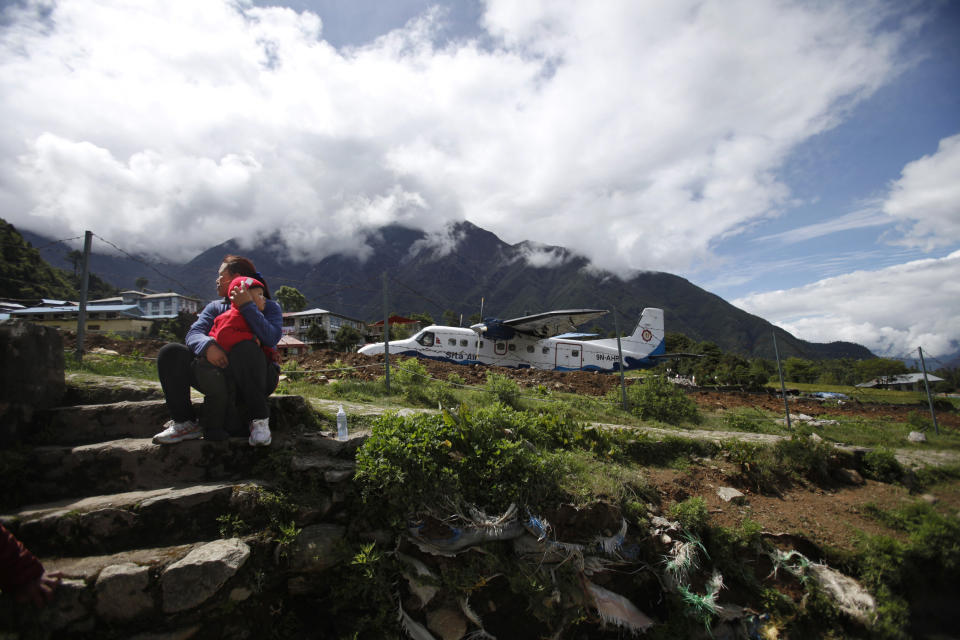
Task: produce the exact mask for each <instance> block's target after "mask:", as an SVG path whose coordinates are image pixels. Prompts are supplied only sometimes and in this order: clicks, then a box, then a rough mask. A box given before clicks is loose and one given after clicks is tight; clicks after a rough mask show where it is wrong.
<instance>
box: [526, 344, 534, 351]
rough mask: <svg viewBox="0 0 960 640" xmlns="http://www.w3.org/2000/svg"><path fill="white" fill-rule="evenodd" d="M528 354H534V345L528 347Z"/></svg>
mask: <svg viewBox="0 0 960 640" xmlns="http://www.w3.org/2000/svg"><path fill="white" fill-rule="evenodd" d="M527 353H533V345H532V344H528V345H527Z"/></svg>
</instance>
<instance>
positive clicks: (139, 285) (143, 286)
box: [133, 276, 150, 291]
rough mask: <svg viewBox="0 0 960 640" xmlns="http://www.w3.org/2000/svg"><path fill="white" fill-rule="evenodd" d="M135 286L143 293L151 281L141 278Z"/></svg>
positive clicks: (136, 281)
mask: <svg viewBox="0 0 960 640" xmlns="http://www.w3.org/2000/svg"><path fill="white" fill-rule="evenodd" d="M133 284H134V286H136V287H137V289H138V290H139V291H143V290H144V289H146V288H147V285H148V284H150V281H149V280H147V279H146V278H144V277H143V276H140V277H139V278H137V279H136V280H135V281H134V283H133Z"/></svg>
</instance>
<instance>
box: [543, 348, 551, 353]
mask: <svg viewBox="0 0 960 640" xmlns="http://www.w3.org/2000/svg"><path fill="white" fill-rule="evenodd" d="M548 353H550V347H544V348H543V355H547V354H548Z"/></svg>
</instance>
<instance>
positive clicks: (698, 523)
mask: <svg viewBox="0 0 960 640" xmlns="http://www.w3.org/2000/svg"><path fill="white" fill-rule="evenodd" d="M670 517H671V518H673V519H674V520H676V521H677V522H679V523H680V525H681V526H682V527H683V528H684V530H686V531H689V532H691V533H696V534H700V533H702V532H703V531H704V530H705V529H706V528H707V523H708V521H709V520H710V513H709V512H708V511H707V503H706V501H705V500H704V499H703V498H701V497H699V496H694V497H692V498H687V499H686V500H684V501H683V502H678V503H676V504H675V505H673V506H672V507H670Z"/></svg>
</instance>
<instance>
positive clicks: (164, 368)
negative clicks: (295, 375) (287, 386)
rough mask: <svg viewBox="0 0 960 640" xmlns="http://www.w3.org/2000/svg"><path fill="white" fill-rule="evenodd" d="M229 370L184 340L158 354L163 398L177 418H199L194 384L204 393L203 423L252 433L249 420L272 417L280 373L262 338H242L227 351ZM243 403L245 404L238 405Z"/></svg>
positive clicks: (211, 426)
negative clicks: (271, 403) (197, 352)
mask: <svg viewBox="0 0 960 640" xmlns="http://www.w3.org/2000/svg"><path fill="white" fill-rule="evenodd" d="M227 360H228V361H229V364H228V365H227V367H226V368H225V369H221V368H219V367H215V366H214V365H212V364H210V363H209V362H208V361H207V359H206V358H205V357H203V356H195V355H193V352H192V351H190V349H189V348H188V347H187V346H186V345H183V344H178V343H170V344H166V345H164V346H163V347H162V348H161V349H160V352H159V353H158V354H157V375H158V377H159V378H160V386H161V387H162V388H163V397H164V399H165V400H166V403H167V409H168V410H169V411H170V417H171V418H173V420H174V421H175V422H184V421H186V420H196V418H197V416H196V412H194V410H193V405H192V404H191V402H190V387H193V388H194V389H196V390H197V391H199V392H200V393H202V394H203V395H204V399H203V411H202V412H201V416H200V425H201V426H202V427H203V430H204V432H206V431H207V430H217V429H225V430H226V431H227V432H229V433H231V434H234V435H243V434H245V433H246V431H247V426H246V425H247V422H249V421H250V420H255V419H258V418H269V417H270V407H269V405H268V404H267V398H268V397H269V396H270V394H271V393H273V391H274V389H276V388H277V383H278V382H279V371H278V370H277V367H276V365H274V364H273V363H272V362H271V361H270V360H269V358H267V356H266V354H264V352H263V351H262V350H261V349H260V347H259V346H258V345H257V343H256V342H253V341H252V340H244V341H243V342H239V343H237V344H236V345H234V347H233V348H232V349H231V350H230V353H229V354H227ZM238 403H241V404H242V405H243V406H241V407H238V406H237V405H238Z"/></svg>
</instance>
